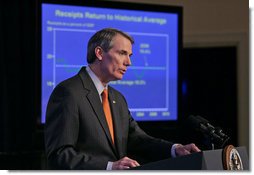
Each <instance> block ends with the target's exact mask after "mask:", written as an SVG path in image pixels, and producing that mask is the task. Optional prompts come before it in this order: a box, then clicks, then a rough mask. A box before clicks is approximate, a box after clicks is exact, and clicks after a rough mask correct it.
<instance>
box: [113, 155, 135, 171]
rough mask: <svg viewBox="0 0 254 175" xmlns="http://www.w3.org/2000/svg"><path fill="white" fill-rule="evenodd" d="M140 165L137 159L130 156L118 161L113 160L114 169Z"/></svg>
mask: <svg viewBox="0 0 254 175" xmlns="http://www.w3.org/2000/svg"><path fill="white" fill-rule="evenodd" d="M136 166H140V165H139V163H138V162H137V161H136V160H132V159H130V158H129V157H124V158H122V159H120V160H118V161H116V162H113V165H112V170H124V169H129V168H133V167H136Z"/></svg>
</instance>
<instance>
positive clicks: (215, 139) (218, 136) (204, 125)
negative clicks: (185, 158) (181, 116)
mask: <svg viewBox="0 0 254 175" xmlns="http://www.w3.org/2000/svg"><path fill="white" fill-rule="evenodd" d="M187 122H188V124H189V125H190V126H191V127H192V128H193V129H194V130H196V131H199V132H201V133H203V134H204V135H206V136H207V137H209V138H210V140H211V142H212V143H213V144H215V145H216V146H218V147H220V148H222V147H223V146H224V145H225V143H226V142H227V141H228V140H229V138H230V137H229V136H227V135H226V134H224V133H223V131H222V129H221V128H219V127H214V126H213V125H212V124H210V123H209V121H207V120H206V119H204V118H202V117H201V116H193V115H191V116H189V118H188V120H187Z"/></svg>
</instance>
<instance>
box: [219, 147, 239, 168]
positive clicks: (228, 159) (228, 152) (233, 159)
mask: <svg viewBox="0 0 254 175" xmlns="http://www.w3.org/2000/svg"><path fill="white" fill-rule="evenodd" d="M222 154H223V157H222V158H223V168H224V170H243V164H242V160H241V157H240V154H239V152H238V151H237V150H236V149H235V147H234V146H233V145H228V146H226V147H225V148H224V149H223V153H222Z"/></svg>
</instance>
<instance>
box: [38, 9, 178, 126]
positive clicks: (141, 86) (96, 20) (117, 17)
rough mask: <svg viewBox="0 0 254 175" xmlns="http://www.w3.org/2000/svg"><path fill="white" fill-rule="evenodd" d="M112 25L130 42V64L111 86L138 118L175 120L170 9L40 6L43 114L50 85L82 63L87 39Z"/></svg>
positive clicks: (174, 21) (174, 32) (174, 29)
mask: <svg viewBox="0 0 254 175" xmlns="http://www.w3.org/2000/svg"><path fill="white" fill-rule="evenodd" d="M106 27H113V28H118V29H120V30H123V31H125V32H127V33H129V34H130V35H131V36H132V37H133V38H134V40H135V43H134V45H133V56H132V57H131V62H132V65H131V66H130V67H128V71H127V73H126V74H125V75H124V78H123V79H122V80H119V81H113V82H111V83H110V86H112V87H114V88H115V89H117V90H119V91H120V92H121V93H122V94H123V95H124V96H125V97H126V100H127V103H128V105H129V110H130V112H131V114H132V116H133V118H134V119H135V120H137V121H167V120H176V119H177V81H178V80H177V78H178V75H177V71H178V70H177V69H178V65H177V64H178V16H177V14H175V13H165V12H163V13H162V12H149V11H137V10H123V9H110V8H97V7H96V8H95V7H84V6H70V5H55V4H42V107H41V108H42V109H41V110H42V114H41V115H42V117H41V122H42V123H45V115H46V114H45V113H46V106H47V103H48V100H49V97H50V94H51V93H52V91H53V89H54V87H55V86H56V85H57V84H58V83H60V82H61V81H63V80H65V79H67V78H69V77H71V76H74V75H75V74H77V72H78V71H79V70H80V68H81V67H82V66H86V65H87V62H86V52H87V43H88V40H89V38H90V37H91V36H92V35H93V34H94V33H95V32H96V31H98V30H100V29H102V28H106Z"/></svg>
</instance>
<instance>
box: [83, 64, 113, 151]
mask: <svg viewBox="0 0 254 175" xmlns="http://www.w3.org/2000/svg"><path fill="white" fill-rule="evenodd" d="M79 75H80V77H81V79H82V81H83V86H84V88H85V89H87V90H88V91H89V92H88V93H87V95H86V97H87V99H88V101H89V102H90V104H91V106H92V108H93V111H94V113H95V114H96V116H97V118H98V120H99V122H100V124H101V126H102V128H103V130H104V132H105V133H106V136H107V138H108V140H109V142H110V145H111V147H112V149H113V150H114V153H115V154H116V152H115V151H116V150H115V147H114V145H113V142H112V139H111V136H110V132H109V128H108V124H107V121H106V117H105V115H104V112H103V108H102V104H101V101H100V97H99V94H98V93H97V90H96V87H95V85H94V84H93V81H92V79H91V78H90V76H89V75H88V73H87V72H86V70H85V67H83V68H82V69H81V70H80V72H79Z"/></svg>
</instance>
